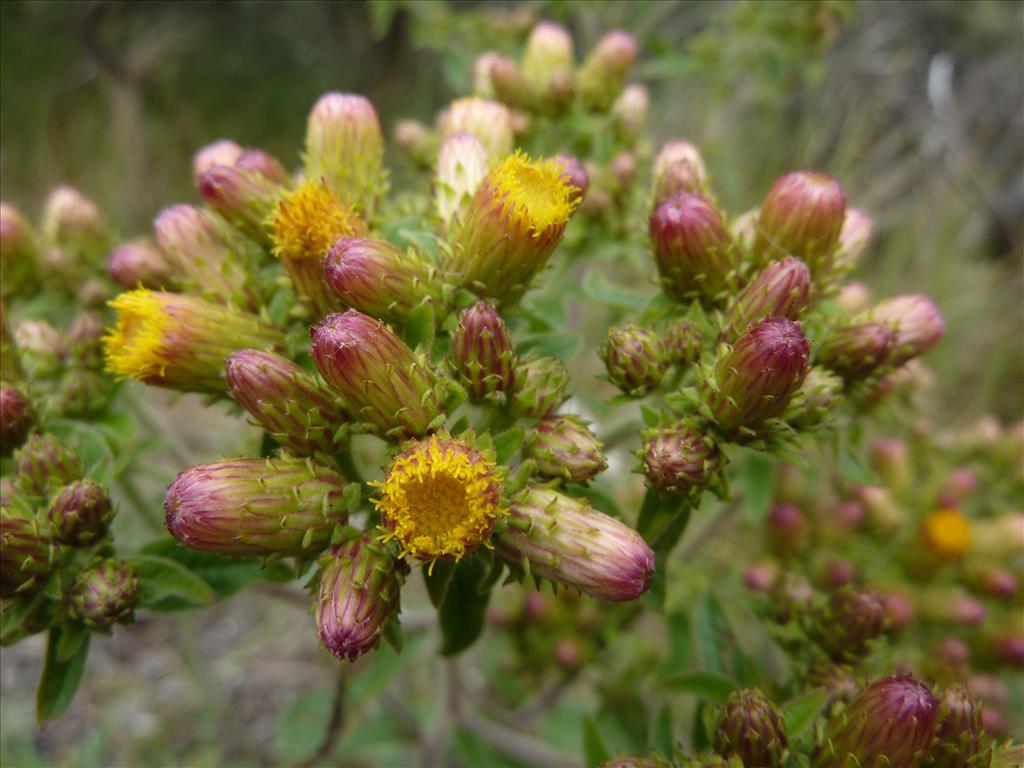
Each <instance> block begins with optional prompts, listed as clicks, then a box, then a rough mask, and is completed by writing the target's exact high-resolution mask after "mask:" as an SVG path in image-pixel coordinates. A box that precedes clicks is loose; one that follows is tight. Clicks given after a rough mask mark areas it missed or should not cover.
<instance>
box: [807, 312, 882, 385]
mask: <svg viewBox="0 0 1024 768" xmlns="http://www.w3.org/2000/svg"><path fill="white" fill-rule="evenodd" d="M895 341H896V332H895V331H893V330H892V329H891V328H890V327H888V326H887V325H885V324H883V323H861V324H859V325H848V326H845V327H841V328H836V329H834V330H833V331H832V332H831V333H829V334H828V335H827V336H825V339H824V340H823V341H822V342H821V344H820V345H818V347H817V349H816V350H815V352H816V353H817V358H818V362H819V363H821V365H823V366H825V367H826V368H828V369H829V370H830V371H835V372H836V373H837V374H839V375H840V376H842V377H843V378H844V379H845V380H847V381H863V380H864V379H866V378H868V377H869V376H871V375H872V374H873V373H874V372H875V371H877V370H878V369H879V368H881V367H882V366H883V365H885V364H886V363H887V362H888V361H889V359H890V355H891V352H892V349H893V344H894V343H895Z"/></svg>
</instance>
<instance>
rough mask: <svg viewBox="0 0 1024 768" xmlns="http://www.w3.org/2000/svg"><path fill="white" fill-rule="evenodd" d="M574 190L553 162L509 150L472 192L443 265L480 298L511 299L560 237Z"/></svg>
mask: <svg viewBox="0 0 1024 768" xmlns="http://www.w3.org/2000/svg"><path fill="white" fill-rule="evenodd" d="M575 191H576V188H575V187H572V186H570V185H569V183H568V181H566V179H565V178H564V177H563V175H562V166H561V165H560V164H559V163H558V162H557V161H555V160H540V161H536V162H534V161H532V160H530V159H529V158H528V157H527V156H526V155H523V154H521V153H516V154H514V155H510V156H509V157H507V158H505V160H504V161H502V162H501V163H499V164H498V165H497V166H495V168H494V169H493V170H492V171H491V172H490V173H489V174H487V177H486V178H485V179H484V181H483V183H482V184H481V185H480V187H479V189H478V190H477V192H476V195H474V197H473V200H472V202H471V203H470V204H469V207H468V209H467V211H466V216H465V219H464V220H463V221H462V223H461V226H459V227H458V228H457V229H456V230H455V232H454V233H453V236H452V243H453V248H452V251H451V255H450V257H449V258H448V261H447V262H446V264H445V269H446V270H447V271H448V273H449V274H451V275H452V276H454V277H456V278H457V279H458V280H460V282H461V283H462V285H464V286H465V287H466V288H468V289H469V290H471V291H473V292H474V293H476V294H477V295H478V296H480V297H481V298H493V299H495V300H496V301H497V302H498V303H499V304H505V305H508V304H514V303H515V302H517V301H518V300H519V298H520V297H521V296H522V295H523V294H524V293H525V292H526V290H527V289H528V288H529V287H530V282H531V281H532V280H533V278H534V276H535V275H536V274H537V273H538V272H540V270H541V269H543V268H544V265H545V264H547V261H548V258H549V257H550V256H551V253H552V252H553V251H554V250H555V248H556V247H557V246H558V243H559V242H560V241H561V239H562V235H563V234H564V232H565V227H566V224H568V222H569V217H570V216H571V215H572V212H573V211H574V210H575V208H576V204H577V202H576V201H575V200H574V193H575Z"/></svg>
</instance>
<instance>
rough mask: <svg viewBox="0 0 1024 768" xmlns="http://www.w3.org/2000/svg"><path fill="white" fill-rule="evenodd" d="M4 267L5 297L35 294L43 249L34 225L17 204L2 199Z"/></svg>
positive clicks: (1, 263)
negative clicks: (40, 246) (40, 255)
mask: <svg viewBox="0 0 1024 768" xmlns="http://www.w3.org/2000/svg"><path fill="white" fill-rule="evenodd" d="M0 269H2V270H3V275H4V279H3V285H2V286H0V293H2V294H3V296H5V297H9V296H18V297H28V296H31V295H32V294H33V293H34V292H35V291H36V289H37V287H38V284H39V272H40V265H39V252H38V248H37V246H36V242H35V235H34V233H33V232H32V225H31V224H29V223H28V219H26V218H25V217H24V216H23V215H22V214H21V211H19V210H18V209H17V208H15V207H14V206H13V205H8V204H7V203H2V202H0Z"/></svg>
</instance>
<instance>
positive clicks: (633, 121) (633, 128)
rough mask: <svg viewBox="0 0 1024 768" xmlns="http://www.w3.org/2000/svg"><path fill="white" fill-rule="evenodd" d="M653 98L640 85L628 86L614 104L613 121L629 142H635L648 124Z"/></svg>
mask: <svg viewBox="0 0 1024 768" xmlns="http://www.w3.org/2000/svg"><path fill="white" fill-rule="evenodd" d="M650 106H651V96H650V93H649V92H648V91H647V88H646V87H645V86H643V85H640V84H639V83H633V84H632V85H627V86H626V87H625V88H624V89H623V90H622V93H620V94H619V96H618V98H616V99H615V102H614V103H613V104H612V120H613V121H614V122H615V127H616V129H618V132H619V134H620V135H621V136H622V137H623V138H624V139H625V140H626V141H628V142H635V141H636V140H637V138H638V137H639V136H640V133H641V131H643V129H644V124H645V123H646V122H647V113H648V112H649V111H650Z"/></svg>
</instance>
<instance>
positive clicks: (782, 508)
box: [765, 503, 810, 554]
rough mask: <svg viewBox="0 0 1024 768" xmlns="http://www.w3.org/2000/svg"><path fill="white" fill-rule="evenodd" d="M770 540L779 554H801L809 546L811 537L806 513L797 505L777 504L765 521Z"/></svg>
mask: <svg viewBox="0 0 1024 768" xmlns="http://www.w3.org/2000/svg"><path fill="white" fill-rule="evenodd" d="M765 523H766V524H767V527H768V538H769V540H770V541H771V544H772V546H773V547H774V548H775V549H776V550H777V551H779V552H783V553H790V554H792V553H794V552H799V551H800V550H802V549H803V548H804V547H806V546H807V539H808V537H809V535H810V531H809V530H808V526H807V520H806V518H805V517H804V513H803V512H801V511H800V508H799V507H797V506H796V505H795V504H788V503H783V504H776V505H775V506H774V507H772V509H771V511H770V512H769V513H768V517H767V519H766V520H765Z"/></svg>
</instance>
